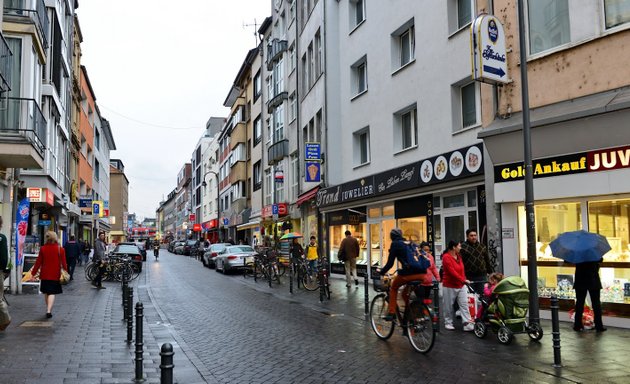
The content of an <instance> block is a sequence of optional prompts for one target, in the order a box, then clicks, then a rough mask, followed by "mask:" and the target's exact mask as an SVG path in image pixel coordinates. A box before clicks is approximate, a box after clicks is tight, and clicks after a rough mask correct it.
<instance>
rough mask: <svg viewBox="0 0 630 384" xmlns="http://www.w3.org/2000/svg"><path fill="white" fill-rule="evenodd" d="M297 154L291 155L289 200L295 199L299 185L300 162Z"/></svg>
mask: <svg viewBox="0 0 630 384" xmlns="http://www.w3.org/2000/svg"><path fill="white" fill-rule="evenodd" d="M298 159H299V157H298V155H297V154H293V155H291V196H290V201H296V200H297V198H298V191H299V185H300V162H299V161H298Z"/></svg>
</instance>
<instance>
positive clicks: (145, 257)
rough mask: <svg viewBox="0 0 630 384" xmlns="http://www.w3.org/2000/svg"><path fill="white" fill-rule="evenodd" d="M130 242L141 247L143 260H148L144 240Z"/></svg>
mask: <svg viewBox="0 0 630 384" xmlns="http://www.w3.org/2000/svg"><path fill="white" fill-rule="evenodd" d="M130 244H134V245H135V246H137V247H138V248H139V249H140V253H141V254H142V261H147V250H146V247H145V244H144V241H141V240H136V241H134V242H133V243H130Z"/></svg>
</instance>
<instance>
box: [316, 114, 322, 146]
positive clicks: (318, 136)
mask: <svg viewBox="0 0 630 384" xmlns="http://www.w3.org/2000/svg"><path fill="white" fill-rule="evenodd" d="M322 130H323V127H322V110H321V109H320V110H319V111H317V114H316V115H315V142H316V143H319V142H320V139H321V134H322Z"/></svg>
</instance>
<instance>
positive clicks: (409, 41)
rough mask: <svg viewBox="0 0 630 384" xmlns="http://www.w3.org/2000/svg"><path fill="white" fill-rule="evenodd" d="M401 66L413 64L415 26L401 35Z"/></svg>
mask: <svg viewBox="0 0 630 384" xmlns="http://www.w3.org/2000/svg"><path fill="white" fill-rule="evenodd" d="M399 43H400V66H401V67H402V66H403V65H405V64H408V63H409V62H411V60H413V59H414V51H415V41H414V28H413V26H412V27H411V28H409V29H408V30H406V31H405V32H403V34H402V35H400V39H399Z"/></svg>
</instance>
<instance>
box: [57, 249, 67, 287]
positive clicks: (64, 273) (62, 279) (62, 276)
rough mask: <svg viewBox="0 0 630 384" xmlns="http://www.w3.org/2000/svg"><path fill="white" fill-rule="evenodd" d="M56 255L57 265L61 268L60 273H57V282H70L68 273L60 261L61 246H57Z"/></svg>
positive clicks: (63, 283) (64, 283) (62, 283)
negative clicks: (57, 257) (57, 258)
mask: <svg viewBox="0 0 630 384" xmlns="http://www.w3.org/2000/svg"><path fill="white" fill-rule="evenodd" d="M57 255H58V256H59V267H60V269H61V274H60V275H59V283H60V284H61V285H66V284H68V283H69V282H70V274H69V273H68V271H66V270H65V268H64V267H63V263H62V262H61V247H59V248H57Z"/></svg>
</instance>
